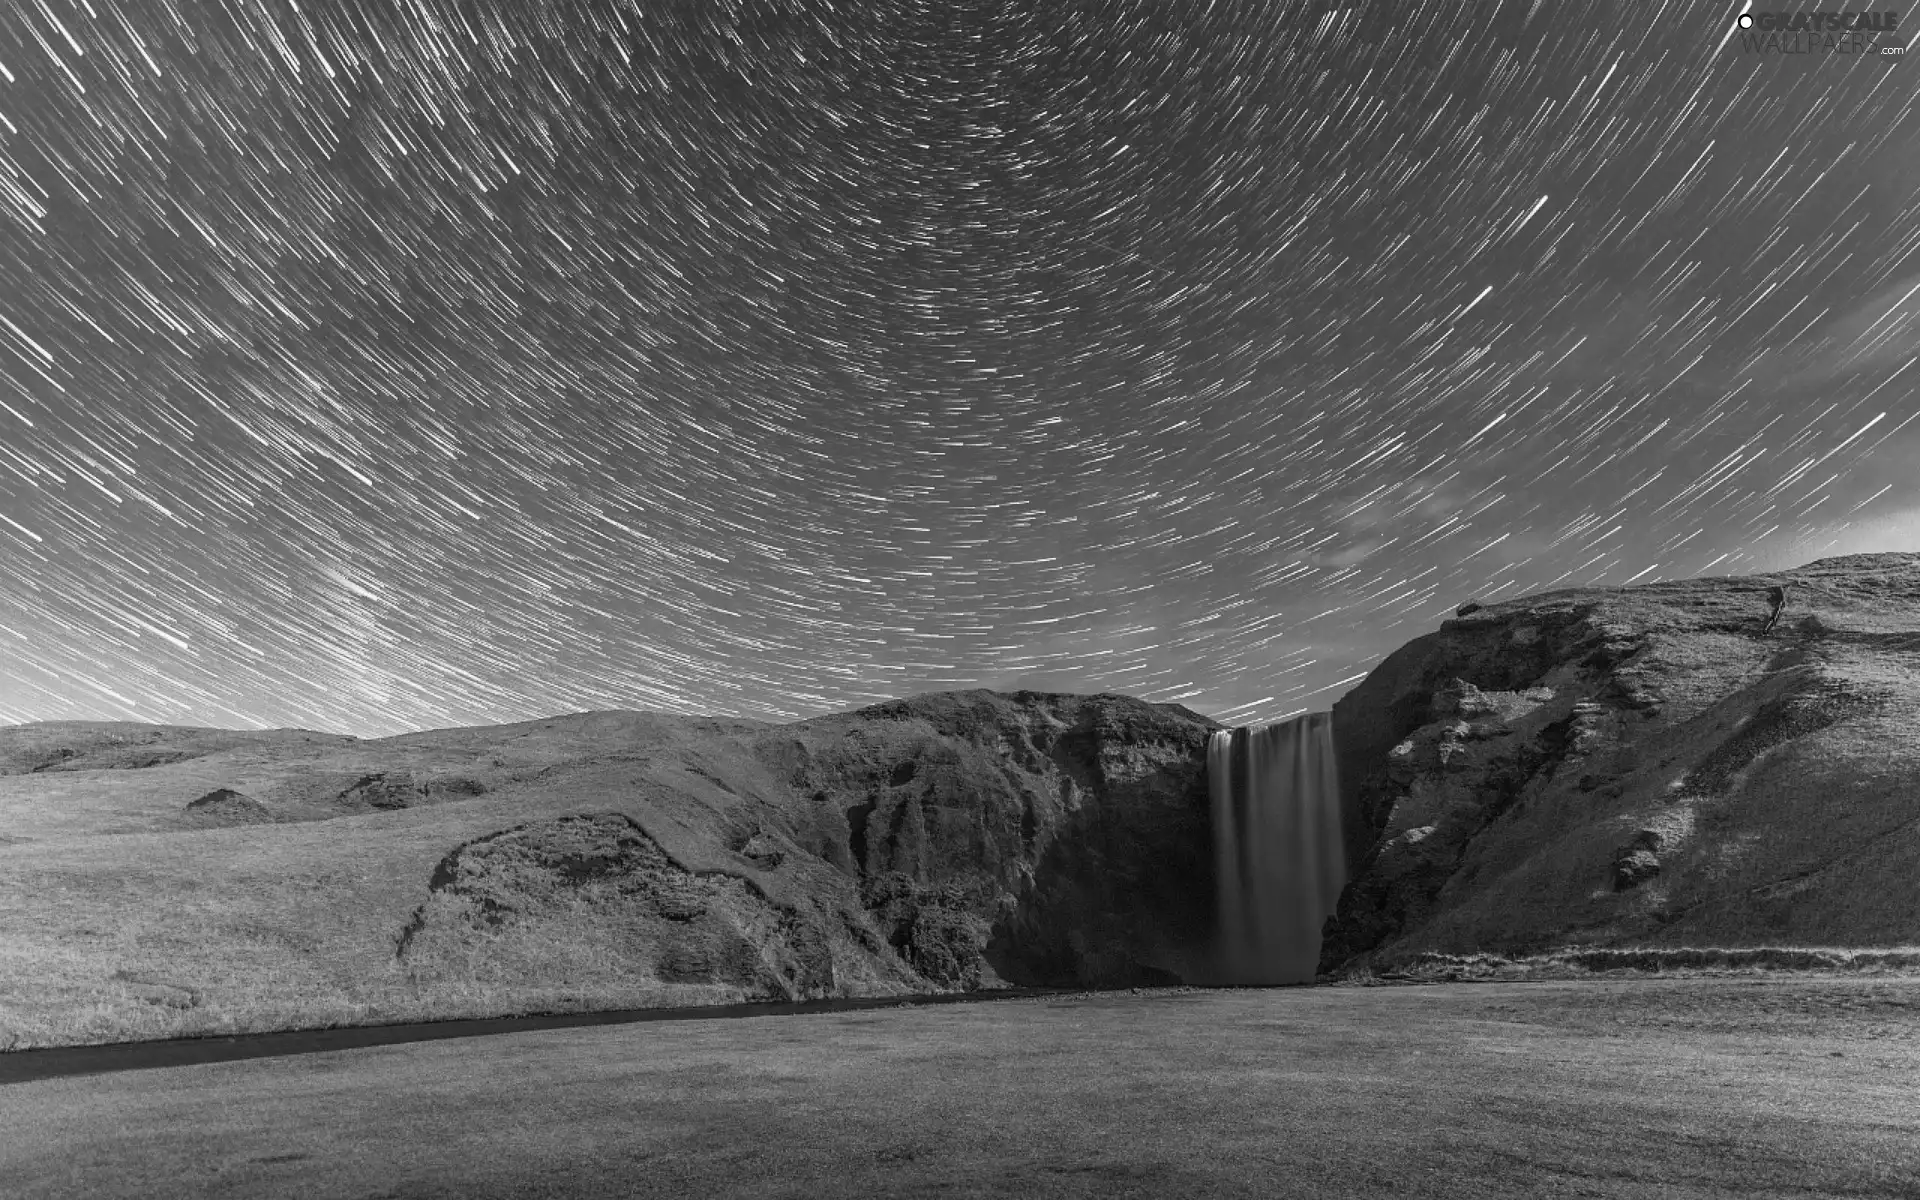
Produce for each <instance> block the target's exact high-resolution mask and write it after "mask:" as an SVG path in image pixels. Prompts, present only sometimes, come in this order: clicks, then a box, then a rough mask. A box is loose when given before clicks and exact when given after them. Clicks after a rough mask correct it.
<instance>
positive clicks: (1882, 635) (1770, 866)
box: [1321, 554, 1920, 970]
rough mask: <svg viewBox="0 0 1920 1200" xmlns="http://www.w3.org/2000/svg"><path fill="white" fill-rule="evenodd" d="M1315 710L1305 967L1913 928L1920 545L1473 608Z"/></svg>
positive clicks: (1898, 932) (1918, 840) (1918, 880)
mask: <svg viewBox="0 0 1920 1200" xmlns="http://www.w3.org/2000/svg"><path fill="white" fill-rule="evenodd" d="M1334 725H1335V729H1336V733H1337V736H1338V739H1339V750H1340V758H1341V766H1342V775H1343V778H1342V793H1343V795H1342V800H1343V806H1344V809H1345V811H1346V813H1347V814H1348V820H1349V823H1350V834H1351V839H1350V843H1349V846H1350V854H1351V855H1352V856H1353V858H1354V859H1355V863H1356V871H1355V878H1354V882H1353V883H1352V884H1351V885H1350V886H1349V887H1348V888H1347V891H1346V893H1345V894H1344V895H1343V896H1342V898H1341V902H1340V906H1339V910H1338V913H1337V914H1336V916H1335V917H1334V918H1332V919H1331V920H1330V921H1329V923H1328V927H1327V936H1326V939H1325V944H1324V950H1323V955H1322V962H1321V965H1322V969H1323V970H1331V969H1335V968H1349V969H1351V968H1357V967H1371V968H1375V969H1382V968H1388V967H1391V966H1393V965H1396V964H1399V963H1403V962H1406V961H1408V960H1410V959H1412V958H1413V957H1415V956H1417V955H1419V954H1421V953H1423V952H1429V951H1431V952H1438V953H1447V954H1467V953H1492V954H1501V955H1509V956H1515V955H1527V954H1537V953H1541V952H1544V951H1547V950H1551V949H1557V948H1560V947H1564V946H1568V945H1582V946H1599V947H1604V946H1619V945H1627V944H1631V945H1634V946H1653V947H1659V946H1707V945H1711V946H1732V947H1738V946H1757V945H1776V946H1777V945H1799V946H1831V947H1859V946H1889V945H1910V944H1914V943H1916V942H1920V554H1874V555H1856V556H1852V557H1847V558H1835V559H1826V560H1823V561H1820V562H1816V563H1813V564H1811V565H1808V566H1806V567H1802V568H1800V569H1798V570H1793V571H1787V572H1783V573H1781V574H1778V575H1768V576H1756V577H1750V578H1718V579H1698V580H1688V581H1681V582H1672V583H1655V584H1647V585H1644V586H1639V587H1630V588H1622V589H1578V590H1569V591H1559V592H1551V593H1547V594H1543V595H1538V596H1530V597H1526V598H1524V599H1519V600H1512V601H1506V602H1503V603H1498V604H1490V605H1487V606H1485V607H1478V606H1473V605H1469V606H1466V607H1465V608H1463V610H1462V613H1461V615H1460V616H1459V617H1458V618H1457V619H1454V620H1449V621H1446V622H1444V623H1443V624H1442V625H1441V627H1440V629H1439V630H1438V631H1437V632H1435V633H1432V634H1429V635H1427V636H1425V637H1422V638H1419V639H1417V640H1415V641H1413V642H1411V643H1409V644H1408V645H1407V646H1405V647H1403V648H1402V649H1400V650H1399V651H1397V652H1396V653H1394V654H1393V655H1391V656H1389V657H1388V658H1387V659H1386V660H1385V661H1384V662H1383V663H1381V665H1380V666H1379V667H1378V668H1377V669H1375V670H1374V671H1373V672H1372V673H1371V674H1370V675H1368V676H1367V678H1366V679H1365V680H1364V681H1363V682H1362V683H1361V684H1360V685H1359V686H1358V687H1356V688H1355V689H1354V690H1353V691H1352V692H1350V693H1348V694H1347V695H1346V696H1345V697H1343V698H1342V699H1341V700H1340V701H1339V703H1337V704H1336V705H1335V706H1334Z"/></svg>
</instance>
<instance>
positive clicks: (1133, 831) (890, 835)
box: [752, 691, 1219, 987]
mask: <svg viewBox="0 0 1920 1200" xmlns="http://www.w3.org/2000/svg"><path fill="white" fill-rule="evenodd" d="M1217 728H1219V726H1218V725H1217V724H1216V723H1214V722H1213V721H1210V720H1208V719H1207V718H1205V717H1202V716H1199V715H1198V714H1196V713H1193V712H1190V711H1188V710H1187V709H1184V708H1181V707H1180V706H1178V705H1167V704H1158V705H1156V704H1148V703H1146V702H1144V701H1140V700H1135V699H1132V698H1130V697H1126V696H1113V695H1101V696H1067V695H1042V694H1038V693H1033V692H1017V693H1014V694H1012V695H1001V694H997V693H993V692H987V691H971V692H949V693H937V694H933V695H927V696H920V697H916V698H914V699H911V700H900V701H893V702H890V703H887V704H880V705H875V706H873V707H870V708H864V709H860V710H858V711H856V712H853V713H847V714H839V715H835V716H830V717H822V718H819V719H817V720H813V721H807V722H803V723H801V724H798V725H790V726H782V727H779V728H777V729H774V730H770V731H768V732H767V733H765V734H762V735H761V736H760V737H758V738H757V739H755V740H754V742H753V744H752V745H753V750H754V753H755V754H756V756H757V757H758V758H759V759H760V760H761V761H762V762H763V763H765V764H766V765H767V767H768V768H769V769H770V771H771V772H772V773H774V774H775V775H776V776H777V777H778V778H780V779H781V780H782V781H783V782H784V783H785V784H786V786H787V787H788V788H789V789H790V791H791V794H793V795H794V796H796V797H798V803H797V804H796V805H795V806H794V807H793V808H792V809H790V810H789V814H788V825H787V827H786V829H785V830H784V832H785V833H786V834H787V836H788V837H789V838H790V839H791V840H792V841H793V843H795V845H796V846H797V847H798V848H799V849H801V850H802V851H803V853H804V854H805V855H806V856H808V857H811V858H815V859H818V860H820V861H822V862H826V863H830V864H832V865H833V866H834V867H836V868H837V869H838V870H839V871H840V872H841V873H842V874H843V875H844V876H845V877H846V878H847V879H848V880H850V881H854V882H855V884H856V886H857V888H858V894H859V899H860V904H861V906H862V908H863V909H864V910H865V912H866V914H867V916H868V918H869V920H870V921H871V922H872V923H873V924H874V926H875V927H876V928H877V929H878V931H879V933H880V935H881V937H882V938H883V939H884V940H885V942H886V944H887V945H888V946H890V947H892V948H893V949H894V950H895V951H896V952H897V953H898V954H899V955H900V956H901V957H902V958H903V959H904V960H905V961H906V962H907V963H908V964H909V965H911V966H912V967H913V969H914V970H915V971H917V972H919V973H920V974H922V975H923V976H925V977H926V978H927V979H928V980H929V981H930V982H933V983H936V984H939V985H942V986H960V987H965V986H975V985H978V984H979V983H980V982H982V981H991V980H993V979H996V978H997V979H1001V980H1005V981H1007V982H1011V983H1018V984H1031V985H1041V984H1061V985H1077V986H1096V985H1125V984H1146V983H1166V982H1173V981H1177V980H1178V979H1180V978H1187V977H1190V976H1191V975H1192V973H1193V972H1194V971H1195V970H1197V969H1199V967H1200V956H1201V955H1202V954H1203V953H1204V948H1205V943H1206V940H1207V938H1208V936H1209V935H1210V931H1211V923H1212V904H1213V892H1212V888H1213V872H1212V868H1211V860H1210V855H1211V852H1212V841H1211V832H1210V825H1209V815H1208V797H1207V781H1206V744H1207V737H1208V735H1209V734H1210V733H1211V732H1212V731H1213V730H1215V729H1217Z"/></svg>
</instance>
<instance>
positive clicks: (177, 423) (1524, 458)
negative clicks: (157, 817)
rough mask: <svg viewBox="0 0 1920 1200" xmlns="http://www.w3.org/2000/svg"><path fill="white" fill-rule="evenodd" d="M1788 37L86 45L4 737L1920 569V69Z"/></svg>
mask: <svg viewBox="0 0 1920 1200" xmlns="http://www.w3.org/2000/svg"><path fill="white" fill-rule="evenodd" d="M1739 11H1740V7H1739V6H1737V5H1726V4H1714V5H1687V4H1683V3H1677V2H1665V3H1610V4H1583V3H1551V4H1547V3H1541V2H1540V0H1521V2H1520V3H1492V2H1489V3H1485V4H1475V5H1460V4H1453V3H1374V4H1364V5H1358V6H1355V5H1345V6H1338V5H1324V4H1300V3H1280V2H1278V0H1187V2H1184V3H1179V4H1175V3H1170V2H1168V0H985V2H983V0H875V2H871V3H864V4H852V3H845V2H839V0H784V2H775V0H644V2H642V0H635V2H632V3H620V2H616V0H592V2H589V0H465V2H460V3H454V2H442V0H413V2H411V3H404V2H403V3H394V4H369V5H362V4H333V3H322V2H319V0H303V2H301V3H298V4H296V3H294V0H271V2H268V0H218V2H215V0H151V2H147V0H142V2H138V3H136V2H134V0H20V2H19V3H16V4H11V5H9V6H7V8H6V11H5V12H4V13H0V280H3V281H4V286H0V720H14V721H20V720H36V719H59V718H82V717H84V718H103V719H139V720H152V721H168V722H183V723H199V724H211V725H227V726H233V725H241V726H259V725H297V726H305V727H309V728H323V729H333V730H340V731H344V732H354V733H361V734H379V733H390V732H396V731H399V730H402V729H410V728H419V727H425V726H445V725H454V724H470V723H481V722H492V721H508V720H516V719H523V718H527V717H531V716H536V715H542V714H550V713H554V712H559V711H571V710H579V709H591V708H614V707H623V708H646V709H661V710H667V711H679V712H706V713H716V714H732V715H738V716H747V717H759V718H765V719H776V720H777V719H792V718H798V717H802V716H807V715H811V714H814V713H818V712H822V711H826V710H832V709H839V708H847V707H852V706H855V705H859V704H863V703H869V702H873V701H875V700H878V699H881V698H885V697H891V696H896V695H903V694H911V693H914V692H918V691H925V690H932V689H941V688H952V687H968V686H991V687H999V688H1009V689H1011V688H1018V687H1033V688H1039V689H1050V690H1072V691H1100V690H1112V691H1122V692H1127V693H1132V694H1135V695H1139V696H1142V697H1145V698H1148V699H1152V700H1162V701H1179V702H1182V703H1185V704H1187V705H1189V706H1191V707H1194V708H1196V709H1199V710H1200V711H1203V712H1207V713H1210V714H1212V715H1214V716H1216V717H1219V718H1220V719H1222V720H1226V721H1229V722H1231V723H1254V722H1261V721H1267V720H1273V719H1277V718H1279V717H1282V716H1284V715H1287V714H1289V713H1292V712H1296V711H1301V710H1304V709H1311V708H1324V707H1326V706H1327V705H1328V704H1330V703H1331V701H1332V700H1333V699H1334V698H1335V696H1337V695H1338V694H1339V691H1340V690H1341V689H1342V688H1344V687H1345V686H1346V685H1347V684H1349V683H1350V682H1351V681H1352V680H1353V679H1355V678H1357V677H1358V676H1359V674H1361V673H1362V672H1364V671H1365V670H1366V669H1368V667H1370V666H1371V665H1372V664H1373V663H1374V662H1375V661H1377V659H1378V658H1379V657H1380V655H1382V654H1383V653H1385V652H1386V651H1388V650H1390V649H1391V648H1393V647H1394V646H1396V645H1398V644H1399V643H1401V642H1402V641H1404V640H1406V639H1408V638H1410V637H1412V636H1415V635H1417V634H1418V633H1420V632H1423V631H1425V630H1427V629H1430V628H1432V627H1433V625H1434V623H1435V622H1436V620H1437V619H1438V618H1440V617H1441V616H1443V615H1445V614H1447V613H1448V612H1449V611H1450V610H1451V609H1452V608H1453V607H1454V606H1456V605H1458V604H1460V603H1463V602H1465V601H1467V600H1470V599H1479V600H1482V601H1485V600H1489V599H1494V598H1498V597H1505V596H1513V595H1518V594H1521V593H1523V592H1527V591H1533V590H1538V589H1541V588H1546V587H1550V586H1569V585H1575V584H1580V585H1585V584H1594V583H1599V584H1624V583H1628V582H1633V581H1644V580H1652V579H1659V578H1665V577H1678V576H1689V575H1695V574H1702V573H1731V572H1735V571H1741V570H1751V569H1755V568H1757V567H1764V566H1766V565H1768V564H1772V565H1775V566H1778V565H1784V564H1786V563H1787V562H1790V561H1793V560H1795V559H1796V558H1797V559H1806V558H1811V557H1815V556H1817V554H1819V553H1831V552H1834V551H1835V550H1848V549H1867V548H1900V547H1901V546H1902V545H1904V546H1905V547H1906V548H1911V547H1912V546H1913V545H1914V543H1915V540H1916V539H1915V536H1914V534H1915V530H1916V528H1920V521H1916V517H1915V514H1916V512H1920V488H1917V486H1916V483H1915V479H1916V478H1920V473H1916V472H1913V471H1912V470H1911V465H1912V463H1913V461H1914V458H1915V453H1916V449H1917V448H1920V438H1916V434H1920V426H1916V425H1915V424H1914V418H1915V414H1916V412H1920V402H1917V401H1916V386H1915V385H1916V381H1917V380H1920V367H1917V366H1916V365H1915V354H1916V350H1920V120H1917V116H1920V114H1916V93H1917V92H1920V87H1916V84H1915V76H1914V74H1913V70H1914V67H1913V65H1912V64H1911V63H1910V62H1905V61H1903V60H1902V59H1900V58H1897V57H1894V56H1890V55H1879V54H1877V53H1875V54H1870V55H1841V54H1832V55H1800V56H1792V55H1785V54H1767V53H1761V52H1758V51H1755V50H1750V49H1747V48H1744V47H1743V46H1742V45H1741V44H1740V43H1739V41H1738V39H1737V38H1734V37H1732V35H1731V30H1732V26H1733V24H1734V20H1735V17H1736V16H1737V14H1738V12H1739ZM1913 24H1914V25H1915V26H1920V19H1916V20H1915V21H1914V22H1913ZM1911 36H1912V30H1911V29H1909V30H1905V31H1902V32H1900V33H1899V34H1897V35H1895V36H1893V37H1891V38H1882V39H1881V41H1882V42H1883V43H1884V44H1885V45H1888V46H1891V45H1897V44H1899V39H1900V38H1910V37H1911ZM1883 544H1884V545H1883Z"/></svg>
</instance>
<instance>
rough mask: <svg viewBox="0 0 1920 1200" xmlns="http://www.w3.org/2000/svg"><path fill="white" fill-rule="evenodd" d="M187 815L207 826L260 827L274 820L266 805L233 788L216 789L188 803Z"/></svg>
mask: <svg viewBox="0 0 1920 1200" xmlns="http://www.w3.org/2000/svg"><path fill="white" fill-rule="evenodd" d="M187 815H188V816H189V817H192V818H194V819H196V820H197V821H199V822H201V823H202V824H207V825H258V824H263V823H266V822H269V821H272V820H273V813H272V812H271V811H270V810H269V809H268V808H267V806H266V805H264V804H262V803H260V802H259V801H258V800H256V799H254V798H253V797H252V796H249V795H247V794H245V793H244V792H236V791H234V790H233V789H232V788H215V789H214V790H212V791H211V792H208V793H207V794H206V795H204V796H201V797H200V798H199V799H197V800H190V801H188V802H187Z"/></svg>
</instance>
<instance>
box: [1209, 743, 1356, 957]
mask: <svg viewBox="0 0 1920 1200" xmlns="http://www.w3.org/2000/svg"><path fill="white" fill-rule="evenodd" d="M1207 776H1208V788H1209V791H1210V792H1211V798H1212V802H1213V852H1214V867H1215V878H1216V885H1215V886H1216V887H1217V889H1218V892H1217V900H1218V925H1217V934H1216V937H1217V940H1216V943H1215V946H1214V962H1213V964H1212V967H1213V970H1212V972H1211V974H1212V975H1213V976H1214V982H1215V983H1216V985H1219V986H1234V985H1240V986H1265V985H1273V984H1288V983H1312V982H1313V980H1314V976H1315V974H1316V973H1317V971H1318V968H1319V962H1320V931H1321V928H1322V926H1323V925H1324V924H1325V923H1326V919H1327V917H1328V916H1330V915H1331V914H1332V913H1333V910H1334V906H1335V905H1336V904H1337V903H1338V901H1339V899H1340V889H1341V888H1342V887H1343V886H1345V884H1346V855H1345V850H1344V848H1343V843H1342V840H1341V828H1340V779H1339V772H1338V769H1337V768H1336V766H1335V762H1334V744H1333V714H1331V713H1308V714H1306V715H1304V716H1300V717H1296V718H1294V719H1293V720H1290V721H1283V722H1281V723H1279V724H1277V725H1267V726H1263V727H1259V728H1240V729H1232V730H1222V731H1220V732H1217V733H1215V734H1214V735H1213V737H1212V739H1211V741H1210V742H1209V743H1208V745H1207Z"/></svg>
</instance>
